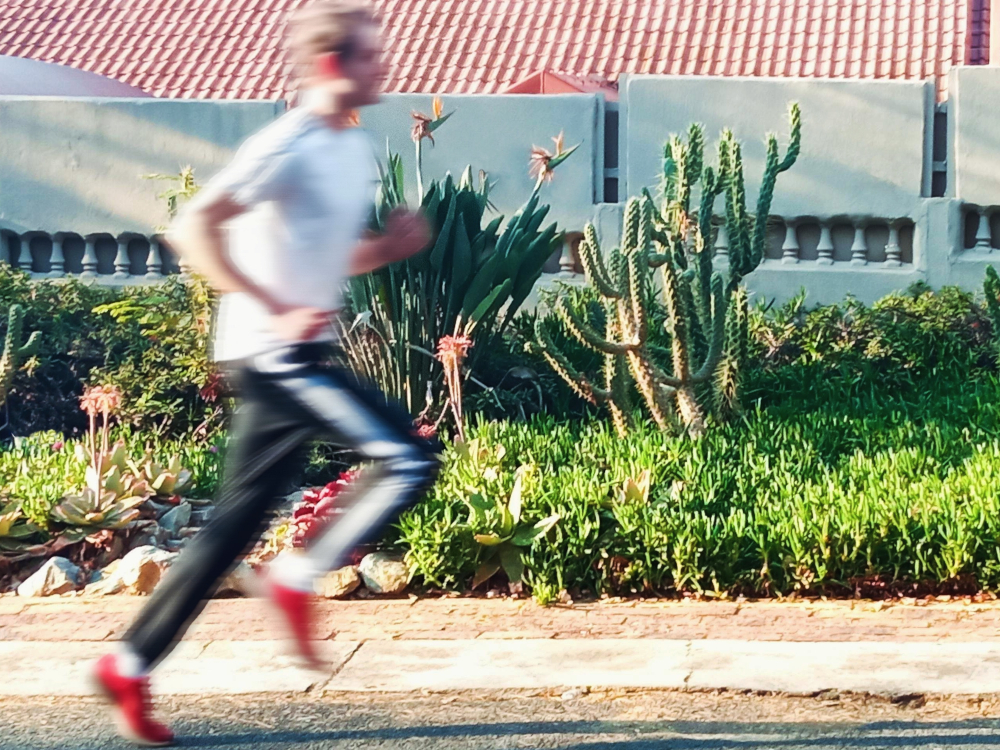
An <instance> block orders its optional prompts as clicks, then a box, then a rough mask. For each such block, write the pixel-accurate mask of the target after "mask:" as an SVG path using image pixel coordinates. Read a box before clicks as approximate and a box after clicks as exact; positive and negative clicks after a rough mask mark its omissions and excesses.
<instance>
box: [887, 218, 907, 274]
mask: <svg viewBox="0 0 1000 750" xmlns="http://www.w3.org/2000/svg"><path fill="white" fill-rule="evenodd" d="M885 265H887V266H889V267H891V268H898V267H899V266H901V265H903V261H902V252H901V251H900V248H899V225H898V224H895V223H893V224H890V225H889V242H887V243H886V246H885Z"/></svg>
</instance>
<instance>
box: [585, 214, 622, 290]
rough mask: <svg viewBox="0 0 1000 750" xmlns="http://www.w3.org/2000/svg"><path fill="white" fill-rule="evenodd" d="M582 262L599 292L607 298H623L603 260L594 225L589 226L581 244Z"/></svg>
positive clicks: (588, 279) (588, 277)
mask: <svg viewBox="0 0 1000 750" xmlns="http://www.w3.org/2000/svg"><path fill="white" fill-rule="evenodd" d="M580 262H581V263H582V264H583V271H584V273H585V274H586V275H587V281H589V282H590V283H591V284H592V285H593V286H594V287H596V288H597V291H598V292H600V293H601V294H602V295H604V296H605V297H614V298H618V297H621V294H620V293H619V291H618V290H617V289H616V288H615V285H614V283H613V282H612V280H611V277H610V276H609V275H608V269H607V268H606V267H605V265H604V260H603V259H602V258H601V246H600V243H598V241H597V230H596V229H594V225H593V224H588V225H587V226H586V227H585V228H584V230H583V240H582V241H581V242H580Z"/></svg>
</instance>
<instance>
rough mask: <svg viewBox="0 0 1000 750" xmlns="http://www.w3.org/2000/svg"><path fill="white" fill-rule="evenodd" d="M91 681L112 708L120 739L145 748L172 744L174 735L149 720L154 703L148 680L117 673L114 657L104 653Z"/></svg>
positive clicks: (157, 723) (95, 666) (161, 725)
mask: <svg viewBox="0 0 1000 750" xmlns="http://www.w3.org/2000/svg"><path fill="white" fill-rule="evenodd" d="M94 680H95V682H96V683H97V686H98V687H99V688H100V689H101V690H102V691H103V692H104V694H105V695H106V696H107V697H108V700H110V701H111V702H112V703H113V704H114V706H115V714H116V717H117V720H118V732H119V734H121V736H122V737H124V738H125V739H127V740H130V741H132V742H134V743H136V744H137V745H145V746H147V747H164V746H166V745H171V744H173V741H174V733H173V732H171V731H170V730H169V729H167V727H165V726H164V725H163V724H160V723H159V722H156V721H153V719H152V718H150V714H151V713H152V711H153V701H152V699H151V698H150V697H149V678H148V677H126V676H125V675H123V674H122V673H121V672H119V671H118V663H117V660H116V659H115V656H114V654H107V655H106V656H102V657H101V658H100V659H98V661H97V664H95V665H94Z"/></svg>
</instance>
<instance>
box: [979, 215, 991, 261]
mask: <svg viewBox="0 0 1000 750" xmlns="http://www.w3.org/2000/svg"><path fill="white" fill-rule="evenodd" d="M976 210H977V211H978V212H979V228H978V229H976V250H984V251H986V252H990V251H991V250H993V244H992V234H991V232H990V217H989V215H988V214H987V213H986V209H984V208H979V209H976Z"/></svg>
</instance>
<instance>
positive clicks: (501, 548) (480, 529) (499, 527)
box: [458, 444, 559, 588]
mask: <svg viewBox="0 0 1000 750" xmlns="http://www.w3.org/2000/svg"><path fill="white" fill-rule="evenodd" d="M458 450H459V452H460V453H462V452H466V451H467V452H472V451H478V450H480V449H479V446H478V445H471V446H466V445H465V444H461V445H460V446H458ZM530 474H531V468H530V467H527V466H519V467H518V468H517V470H516V471H515V472H514V487H513V489H511V491H510V497H509V498H505V499H500V498H497V497H490V498H485V497H483V496H482V495H481V494H479V493H478V492H475V493H473V494H472V495H470V496H469V498H468V499H467V500H466V503H467V504H468V506H469V521H468V526H469V528H470V529H472V531H473V539H475V540H476V542H477V543H479V544H480V545H482V546H483V554H482V556H481V558H480V565H479V568H478V569H477V570H476V573H475V575H474V576H473V577H472V588H477V587H478V586H480V585H482V584H483V583H486V582H487V581H488V580H489V579H491V578H492V577H493V576H494V575H496V574H497V573H498V572H500V569H501V568H502V569H503V571H504V573H506V574H507V579H508V580H509V581H510V583H512V584H520V583H521V579H522V578H523V576H524V559H523V557H522V554H521V548H522V547H530V546H531V545H532V543H534V542H535V540H536V539H540V538H541V537H543V536H545V534H547V533H548V531H549V529H551V528H552V527H553V526H555V525H556V523H558V521H559V516H557V515H552V516H549V517H548V518H543V519H541V520H540V521H536V522H535V523H524V522H522V521H521V507H522V502H523V500H522V493H523V491H524V480H525V477H526V476H529V475H530Z"/></svg>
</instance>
